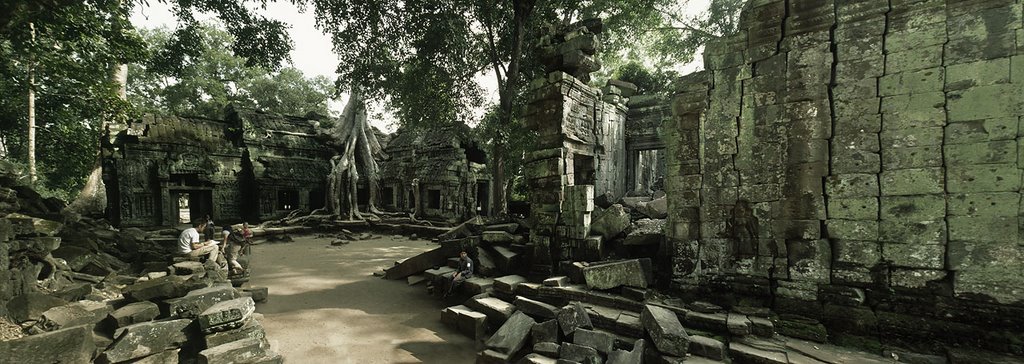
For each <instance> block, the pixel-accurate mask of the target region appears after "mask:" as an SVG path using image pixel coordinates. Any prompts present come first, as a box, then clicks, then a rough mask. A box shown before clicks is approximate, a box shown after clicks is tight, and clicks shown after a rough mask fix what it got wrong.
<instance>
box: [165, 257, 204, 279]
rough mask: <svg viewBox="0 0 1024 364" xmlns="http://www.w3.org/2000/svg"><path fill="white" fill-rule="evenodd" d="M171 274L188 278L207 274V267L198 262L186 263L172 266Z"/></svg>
mask: <svg viewBox="0 0 1024 364" xmlns="http://www.w3.org/2000/svg"><path fill="white" fill-rule="evenodd" d="M169 270H170V273H171V274H173V275H179V276H188V275H193V274H205V273H206V267H205V266H203V263H200V262H197V261H191V260H190V261H184V262H177V263H174V264H171V266H170V269H169Z"/></svg>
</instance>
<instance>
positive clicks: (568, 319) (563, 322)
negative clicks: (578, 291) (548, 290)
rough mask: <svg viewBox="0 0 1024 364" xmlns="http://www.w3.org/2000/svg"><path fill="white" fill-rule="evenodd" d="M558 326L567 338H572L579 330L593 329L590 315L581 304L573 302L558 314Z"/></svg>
mask: <svg viewBox="0 0 1024 364" xmlns="http://www.w3.org/2000/svg"><path fill="white" fill-rule="evenodd" d="M558 326H559V327H560V328H561V329H562V333H563V334H565V336H571V335H572V334H573V333H574V332H576V330H577V329H581V328H583V329H593V328H594V324H593V323H592V322H591V321H590V315H588V314H587V310H586V309H584V308H583V305H582V304H581V303H580V302H572V303H570V304H568V305H566V306H565V307H562V310H561V311H559V312H558Z"/></svg>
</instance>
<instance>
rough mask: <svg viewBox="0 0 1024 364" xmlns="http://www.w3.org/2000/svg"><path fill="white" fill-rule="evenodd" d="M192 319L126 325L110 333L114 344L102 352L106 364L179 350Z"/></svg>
mask: <svg viewBox="0 0 1024 364" xmlns="http://www.w3.org/2000/svg"><path fill="white" fill-rule="evenodd" d="M190 323H192V320H186V319H181V320H170V321H153V322H143V323H139V324H134V325H129V326H125V327H122V328H120V329H117V331H116V332H114V343H112V344H110V346H109V347H107V350H106V351H104V352H103V355H102V356H103V358H104V359H105V360H107V362H110V363H120V362H123V361H127V360H131V359H135V358H141V357H144V356H147V355H152V354H156V353H159V352H162V351H165V350H171V349H175V348H178V347H181V346H182V345H184V344H185V342H187V341H188V339H189V333H188V329H187V327H188V326H189V324H190Z"/></svg>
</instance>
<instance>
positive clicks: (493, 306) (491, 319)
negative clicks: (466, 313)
mask: <svg viewBox="0 0 1024 364" xmlns="http://www.w3.org/2000/svg"><path fill="white" fill-rule="evenodd" d="M466 306H469V308H472V309H474V310H476V311H478V312H481V313H483V314H484V315H487V321H488V323H489V324H491V325H492V326H493V327H498V326H500V325H501V324H503V323H505V321H506V320H508V318H509V317H512V314H513V313H515V312H516V306H514V305H512V304H511V303H508V302H505V301H503V300H501V299H498V298H495V297H481V298H474V299H470V300H469V301H467V302H466Z"/></svg>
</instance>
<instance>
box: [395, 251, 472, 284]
mask: <svg viewBox="0 0 1024 364" xmlns="http://www.w3.org/2000/svg"><path fill="white" fill-rule="evenodd" d="M459 250H460V248H459V246H458V245H455V244H449V245H441V246H440V247H438V248H434V249H433V250H430V251H426V252H423V253H420V254H419V255H416V256H414V257H411V258H408V259H406V260H404V261H402V262H401V263H399V264H396V265H395V266H393V267H390V268H388V269H387V270H386V272H385V274H384V278H385V279H402V278H405V277H408V276H411V275H413V274H419V273H421V272H423V271H425V270H427V269H430V268H433V267H437V266H441V265H444V264H445V261H446V260H448V258H450V257H453V256H456V255H459Z"/></svg>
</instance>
